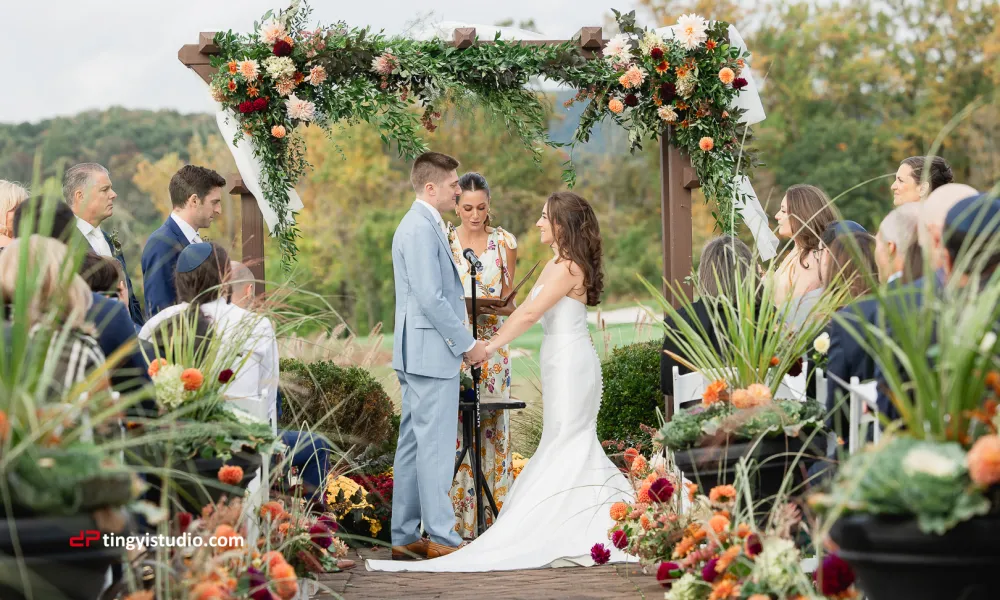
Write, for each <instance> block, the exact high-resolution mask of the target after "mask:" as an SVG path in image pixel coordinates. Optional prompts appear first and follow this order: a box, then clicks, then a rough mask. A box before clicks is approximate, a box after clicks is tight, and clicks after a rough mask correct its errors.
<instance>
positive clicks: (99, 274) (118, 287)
mask: <svg viewBox="0 0 1000 600" xmlns="http://www.w3.org/2000/svg"><path fill="white" fill-rule="evenodd" d="M80 276H81V277H83V280H84V281H86V282H87V285H88V286H90V290H91V291H92V292H94V293H97V294H100V295H102V296H104V297H105V298H111V299H113V300H118V301H119V302H121V303H122V304H125V305H128V302H129V299H128V298H129V296H128V284H126V283H125V278H124V276H123V273H122V269H121V263H119V262H118V261H116V260H115V259H113V258H107V257H105V256H101V255H100V254H98V253H96V252H88V253H87V254H86V255H85V256H84V257H83V264H81V265H80Z"/></svg>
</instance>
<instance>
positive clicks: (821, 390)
mask: <svg viewBox="0 0 1000 600" xmlns="http://www.w3.org/2000/svg"><path fill="white" fill-rule="evenodd" d="M827 383H828V382H827V380H826V373H825V372H823V369H816V402H819V403H820V405H822V406H826V386H827Z"/></svg>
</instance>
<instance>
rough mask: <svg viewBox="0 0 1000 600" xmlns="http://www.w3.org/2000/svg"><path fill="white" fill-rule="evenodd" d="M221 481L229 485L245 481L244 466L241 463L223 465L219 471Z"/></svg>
mask: <svg viewBox="0 0 1000 600" xmlns="http://www.w3.org/2000/svg"><path fill="white" fill-rule="evenodd" d="M217 476H218V478H219V481H221V482H222V483H228V484H229V485H237V484H239V483H240V482H241V481H243V467H241V466H239V465H223V466H222V468H221V469H219V473H218V475H217Z"/></svg>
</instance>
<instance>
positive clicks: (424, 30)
mask: <svg viewBox="0 0 1000 600" xmlns="http://www.w3.org/2000/svg"><path fill="white" fill-rule="evenodd" d="M461 27H474V28H475V29H476V34H477V35H478V36H479V37H480V39H484V40H492V39H493V38H494V37H495V36H496V34H497V33H499V34H500V37H501V38H502V39H506V40H544V39H552V38H551V37H549V36H546V35H543V34H539V33H536V32H533V31H527V30H524V29H518V28H515V27H497V26H495V25H479V24H471V23H460V22H456V21H440V22H437V23H426V22H425V23H421V24H419V25H418V26H417V27H415V28H414V29H412V30H411V31H409V32H407V35H408V37H411V38H413V39H416V40H430V39H433V38H435V37H437V38H441V39H445V40H448V39H451V37H452V35H453V31H454V30H455V29H457V28H461ZM656 33H657V34H659V35H660V36H661V37H664V38H669V37H673V35H674V34H673V28H672V27H662V28H660V29H657V30H656ZM729 41H730V43H731V44H733V45H735V46H737V47H739V48H740V49H743V50H745V49H746V44H745V43H744V42H743V38H742V37H741V36H740V34H739V31H737V29H736V28H735V27H733V26H732V25H730V26H729ZM751 60H752V57H751ZM192 74H193V75H195V76H197V74H195V73H194V72H193V71H192ZM740 75H741V76H742V77H743V78H745V79H746V80H747V83H748V85H747V87H746V88H745V89H744V90H743V91H742V92H741V93H740V94H739V95H738V96H737V97H736V99H735V101H734V106H735V107H737V108H742V109H746V111H747V112H746V113H745V114H744V116H743V120H744V122H746V123H747V124H748V125H754V124H756V123H759V122H761V121H763V120H764V118H765V115H764V106H763V104H762V103H761V100H760V93H759V92H758V89H757V83H756V82H755V81H754V77H753V70H752V69H751V64H750V62H749V61H748V62H747V66H746V68H744V69H743V71H742V72H741V73H740ZM199 81H201V79H200V78H199ZM540 86H541V87H545V88H548V87H551V86H552V84H551V83H550V84H549V85H545V84H544V83H540ZM556 87H558V86H556ZM217 106H218V107H219V108H218V110H217V111H216V114H215V119H216V122H217V123H218V125H219V131H220V132H221V133H222V137H223V138H224V139H225V140H226V145H227V146H229V151H230V152H231V153H232V155H233V160H234V161H235V162H236V168H237V169H239V172H240V176H241V177H242V178H243V185H244V186H246V188H247V189H248V190H249V191H250V193H252V194H253V195H254V197H255V198H256V199H257V205H258V206H259V207H260V212H261V214H262V215H263V217H264V223H265V224H266V225H267V230H268V232H269V233H272V232H273V231H274V226H275V225H276V224H277V222H278V215H277V214H275V212H274V210H273V209H272V208H271V207H270V206H269V205H268V203H267V201H266V200H265V199H264V194H263V193H262V192H261V187H260V178H261V171H262V169H261V165H260V161H259V160H257V158H256V157H254V155H253V149H252V148H251V146H250V141H249V140H248V139H247V138H246V137H245V136H243V135H242V134H241V135H240V138H239V140H240V142H239V145H235V144H233V139H234V137H235V136H236V134H237V132H238V131H239V129H238V126H237V121H236V117H235V115H234V114H233V113H232V112H230V111H227V110H223V109H222V108H221V105H217ZM742 198H747V201H746V202H743V200H742ZM288 199H289V210H290V211H292V212H297V211H300V210H302V199H301V198H299V195H298V194H297V193H296V192H295V190H294V189H291V190H289V191H288ZM734 205H735V208H736V210H737V211H738V212H739V213H740V215H741V216H742V217H743V221H744V222H745V223H746V224H747V227H748V228H749V229H750V233H751V234H753V237H754V240H755V241H756V243H757V252H758V253H759V254H760V257H761V259H762V260H770V259H771V258H773V257H774V256H775V254H776V253H777V249H778V238H776V237H775V235H774V233H773V232H772V231H771V229H770V227H769V225H768V220H767V215H766V214H765V213H764V209H763V208H762V207H761V205H760V201H759V200H758V199H757V194H756V192H754V189H753V186H752V185H751V184H750V180H749V179H748V178H747V177H744V176H740V177H738V181H737V197H736V198H735V199H734Z"/></svg>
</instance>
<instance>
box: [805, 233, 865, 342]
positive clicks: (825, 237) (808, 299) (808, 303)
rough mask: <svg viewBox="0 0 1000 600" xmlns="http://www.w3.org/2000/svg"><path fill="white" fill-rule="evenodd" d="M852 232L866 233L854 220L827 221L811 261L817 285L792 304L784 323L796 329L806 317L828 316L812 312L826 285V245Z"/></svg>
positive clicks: (827, 252)
mask: <svg viewBox="0 0 1000 600" xmlns="http://www.w3.org/2000/svg"><path fill="white" fill-rule="evenodd" d="M853 233H868V232H867V231H865V228H864V227H862V226H861V225H860V224H858V223H856V222H854V221H833V222H832V223H829V224H828V225H827V226H826V228H825V229H824V230H823V232H822V234H821V235H820V241H819V245H818V246H817V248H816V250H815V251H814V252H813V253H812V254H813V261H814V262H815V264H816V265H817V267H816V278H817V280H818V282H819V287H817V288H816V289H814V290H811V291H809V292H807V293H806V294H804V295H803V296H802V297H801V298H799V299H798V301H797V302H795V303H794V305H793V306H792V309H791V311H790V312H789V313H788V314H787V315H786V317H785V323H787V324H788V326H789V327H791V328H792V329H793V330H797V329H798V328H799V327H801V326H802V324H803V323H805V321H806V319H811V318H812V319H814V318H819V317H822V318H824V319H826V318H828V317H829V315H828V314H825V315H817V314H814V312H815V311H814V308H815V307H816V304H817V303H818V302H819V300H820V297H822V296H823V293H824V292H825V291H826V285H825V283H824V280H823V275H824V272H823V264H822V263H823V260H824V258H826V257H828V256H829V251H828V250H827V247H828V246H829V245H830V244H832V243H833V241H834V239H836V238H837V237H838V236H841V235H845V234H847V235H849V234H853Z"/></svg>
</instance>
